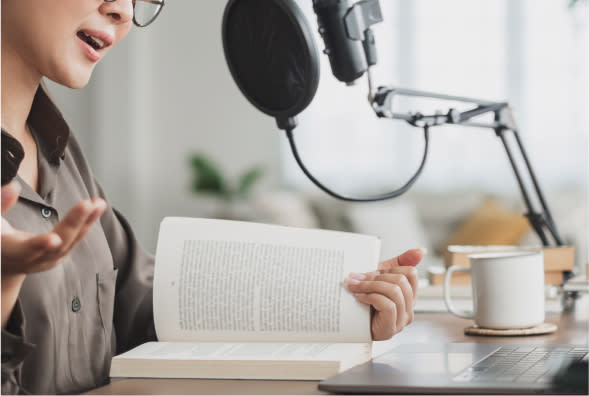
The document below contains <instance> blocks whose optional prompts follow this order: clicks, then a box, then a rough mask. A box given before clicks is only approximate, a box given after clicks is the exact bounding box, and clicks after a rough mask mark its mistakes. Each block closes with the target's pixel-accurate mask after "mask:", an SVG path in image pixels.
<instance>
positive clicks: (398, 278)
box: [376, 274, 415, 323]
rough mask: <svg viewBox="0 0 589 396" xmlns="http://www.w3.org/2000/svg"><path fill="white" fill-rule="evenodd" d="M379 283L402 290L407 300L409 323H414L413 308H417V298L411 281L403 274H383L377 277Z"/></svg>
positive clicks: (406, 309) (406, 310)
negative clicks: (385, 283) (389, 284)
mask: <svg viewBox="0 0 589 396" xmlns="http://www.w3.org/2000/svg"><path fill="white" fill-rule="evenodd" d="M376 280H377V281H383V282H387V283H391V284H396V285H398V286H399V287H400V288H401V291H402V292H403V297H404V299H405V312H406V313H407V323H412V322H413V319H414V314H413V307H414V306H415V296H414V294H413V288H412V287H411V284H410V283H409V279H407V277H406V276H405V275H403V274H382V275H378V276H377V277H376Z"/></svg>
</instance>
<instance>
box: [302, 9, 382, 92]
mask: <svg viewBox="0 0 589 396" xmlns="http://www.w3.org/2000/svg"><path fill="white" fill-rule="evenodd" d="M313 10H314V11H315V14H316V15H317V21H318V24H319V34H320V35H321V37H322V38H323V42H324V43H325V49H324V50H323V53H324V54H326V55H327V56H328V57H329V62H330V64H331V71H332V73H333V75H334V76H335V77H336V78H337V79H338V80H340V81H342V82H345V83H347V84H351V83H353V82H354V81H356V80H357V79H358V78H360V77H361V76H362V75H363V74H364V72H366V70H368V67H369V66H373V65H375V64H376V61H377V59H376V46H375V42H374V35H373V33H372V30H371V29H370V26H371V25H373V24H375V23H378V22H381V21H382V20H383V18H382V12H381V9H380V4H379V2H378V0H363V1H360V2H357V3H353V5H352V2H351V1H350V0H313Z"/></svg>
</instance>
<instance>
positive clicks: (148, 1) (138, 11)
mask: <svg viewBox="0 0 589 396" xmlns="http://www.w3.org/2000/svg"><path fill="white" fill-rule="evenodd" d="M104 1H106V2H107V3H112V2H113V1H116V0H104ZM164 2H165V0H133V23H134V24H135V26H138V27H145V26H147V25H149V24H150V23H152V22H153V21H154V20H155V18H157V16H158V15H159V13H160V12H161V10H162V8H164Z"/></svg>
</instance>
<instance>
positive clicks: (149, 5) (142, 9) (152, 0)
mask: <svg viewBox="0 0 589 396" xmlns="http://www.w3.org/2000/svg"><path fill="white" fill-rule="evenodd" d="M163 5H164V1H163V0H133V22H135V24H136V25H137V26H147V25H149V24H150V23H151V22H153V20H154V19H155V18H156V17H157V16H158V14H159V13H160V11H161V9H162V7H163Z"/></svg>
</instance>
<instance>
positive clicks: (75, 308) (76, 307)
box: [72, 296, 82, 312]
mask: <svg viewBox="0 0 589 396" xmlns="http://www.w3.org/2000/svg"><path fill="white" fill-rule="evenodd" d="M80 309H82V303H81V302H80V299H79V298H78V296H75V297H74V299H73V300H72V311H74V312H78V311H79V310H80Z"/></svg>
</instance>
